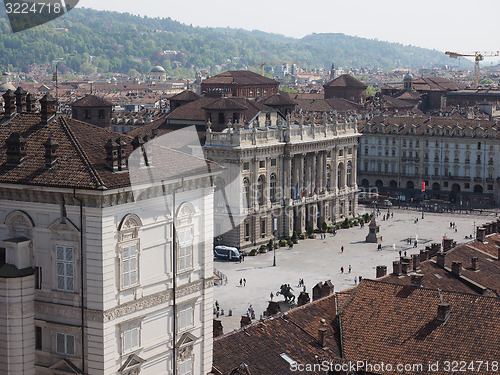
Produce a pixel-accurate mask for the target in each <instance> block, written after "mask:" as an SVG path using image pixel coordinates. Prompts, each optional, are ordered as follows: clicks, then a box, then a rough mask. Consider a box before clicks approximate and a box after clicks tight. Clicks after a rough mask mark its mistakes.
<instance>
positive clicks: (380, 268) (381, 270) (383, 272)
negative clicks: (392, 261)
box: [377, 266, 387, 279]
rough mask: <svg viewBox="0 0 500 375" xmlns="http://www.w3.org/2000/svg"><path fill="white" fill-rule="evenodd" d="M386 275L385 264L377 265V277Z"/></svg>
mask: <svg viewBox="0 0 500 375" xmlns="http://www.w3.org/2000/svg"><path fill="white" fill-rule="evenodd" d="M385 275H387V266H377V279H378V278H379V277H384V276H385Z"/></svg>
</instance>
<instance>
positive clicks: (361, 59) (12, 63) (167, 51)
mask: <svg viewBox="0 0 500 375" xmlns="http://www.w3.org/2000/svg"><path fill="white" fill-rule="evenodd" d="M0 16H2V17H0V30H1V35H0V51H1V54H0V68H1V69H11V70H25V71H26V69H27V67H28V66H29V65H31V64H34V63H36V64H39V65H41V64H46V63H50V62H52V61H53V60H55V59H58V58H62V59H63V61H62V63H61V64H60V67H61V70H62V71H63V73H64V72H65V71H68V72H70V71H74V72H77V73H90V72H93V71H98V72H103V73H106V72H121V73H129V72H131V73H134V72H135V71H137V72H138V73H143V74H144V73H147V72H149V70H150V69H151V67H152V66H154V65H162V66H163V67H164V68H165V69H166V70H167V73H168V74H169V75H175V76H178V77H186V76H190V77H192V76H194V72H195V70H196V69H202V68H205V69H208V70H210V71H211V72H212V73H215V72H217V71H216V70H215V67H216V66H217V65H219V66H220V65H222V68H221V69H223V70H227V69H247V68H251V64H252V63H256V62H257V63H258V62H261V61H262V60H263V61H270V62H278V61H308V64H307V65H308V67H309V68H329V67H330V66H331V64H332V62H334V63H335V65H336V66H343V67H353V68H359V67H381V68H383V69H392V68H396V67H414V68H415V67H428V68H430V67H433V66H436V65H437V66H442V65H444V64H449V63H450V61H449V58H447V56H445V55H444V54H443V53H442V52H439V51H435V50H428V49H424V48H419V47H412V46H403V45H402V44H397V43H388V42H382V41H377V40H370V39H364V38H358V37H351V36H347V35H344V34H313V35H308V36H306V37H304V38H302V39H294V38H290V37H285V36H283V35H278V34H270V33H265V32H262V31H257V30H255V31H246V30H241V29H229V28H200V27H192V26H188V25H184V24H181V23H179V22H177V21H174V20H172V19H170V18H148V17H139V16H134V15H131V14H126V13H118V12H105V11H96V10H91V9H85V8H77V9H74V10H72V11H71V12H69V13H68V14H66V15H65V16H64V17H61V18H58V19H56V20H54V21H51V22H49V23H48V24H45V25H42V26H39V27H37V28H34V29H30V30H26V31H23V32H19V33H16V34H12V33H11V31H10V26H9V24H8V21H7V15H6V14H5V10H4V8H3V7H0ZM66 29H67V30H66Z"/></svg>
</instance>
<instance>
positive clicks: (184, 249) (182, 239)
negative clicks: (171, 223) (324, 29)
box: [177, 228, 193, 271]
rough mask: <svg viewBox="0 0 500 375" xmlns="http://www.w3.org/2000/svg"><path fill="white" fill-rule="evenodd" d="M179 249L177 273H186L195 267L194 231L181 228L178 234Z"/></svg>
mask: <svg viewBox="0 0 500 375" xmlns="http://www.w3.org/2000/svg"><path fill="white" fill-rule="evenodd" d="M177 239H178V241H179V242H178V243H179V248H178V249H177V254H178V255H177V271H185V270H188V269H191V268H192V266H193V259H192V258H193V230H192V228H181V229H179V231H178V232H177Z"/></svg>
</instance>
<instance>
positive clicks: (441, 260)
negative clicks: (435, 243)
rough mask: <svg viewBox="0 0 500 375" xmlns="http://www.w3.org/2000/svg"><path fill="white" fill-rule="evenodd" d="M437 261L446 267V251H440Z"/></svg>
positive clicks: (439, 264) (440, 265)
mask: <svg viewBox="0 0 500 375" xmlns="http://www.w3.org/2000/svg"><path fill="white" fill-rule="evenodd" d="M436 263H437V265H438V266H439V267H441V268H444V266H445V264H446V253H443V252H440V253H438V254H437V259H436Z"/></svg>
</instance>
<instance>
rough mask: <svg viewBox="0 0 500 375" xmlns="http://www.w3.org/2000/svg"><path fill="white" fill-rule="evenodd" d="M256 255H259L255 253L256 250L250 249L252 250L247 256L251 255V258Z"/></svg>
mask: <svg viewBox="0 0 500 375" xmlns="http://www.w3.org/2000/svg"><path fill="white" fill-rule="evenodd" d="M258 253H259V252H258V251H257V249H252V250H251V251H250V254H249V255H251V256H255V255H257V254H258Z"/></svg>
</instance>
